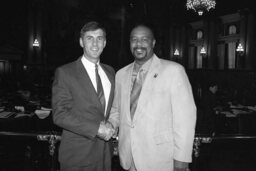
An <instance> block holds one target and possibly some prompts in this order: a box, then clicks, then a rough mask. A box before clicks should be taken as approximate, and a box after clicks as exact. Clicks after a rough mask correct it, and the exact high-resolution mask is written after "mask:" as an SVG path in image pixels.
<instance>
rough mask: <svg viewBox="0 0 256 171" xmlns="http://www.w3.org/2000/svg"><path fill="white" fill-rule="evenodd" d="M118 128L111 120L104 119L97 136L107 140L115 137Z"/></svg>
mask: <svg viewBox="0 0 256 171" xmlns="http://www.w3.org/2000/svg"><path fill="white" fill-rule="evenodd" d="M116 134H117V129H115V128H114V127H113V125H112V124H111V123H110V122H109V121H102V122H101V123H100V127H99V130H98V134H97V136H98V137H99V138H101V139H104V140H105V141H108V140H109V139H110V138H111V137H113V138H115V137H116Z"/></svg>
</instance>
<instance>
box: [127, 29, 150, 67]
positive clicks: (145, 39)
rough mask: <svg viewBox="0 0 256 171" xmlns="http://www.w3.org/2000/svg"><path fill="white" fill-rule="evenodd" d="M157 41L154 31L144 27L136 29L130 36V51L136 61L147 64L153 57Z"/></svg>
mask: <svg viewBox="0 0 256 171" xmlns="http://www.w3.org/2000/svg"><path fill="white" fill-rule="evenodd" d="M154 46H155V39H154V37H153V34H152V31H151V30H150V29H149V28H147V27H144V26H139V27H136V28H134V29H133V30H132V32H131V35H130V49H131V52H132V54H133V56H134V57H135V60H137V61H140V62H142V63H144V62H146V61H147V60H148V59H150V58H151V57H152V55H153V53H154V52H153V49H154Z"/></svg>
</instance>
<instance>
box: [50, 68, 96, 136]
mask: <svg viewBox="0 0 256 171" xmlns="http://www.w3.org/2000/svg"><path fill="white" fill-rule="evenodd" d="M69 84H72V83H70V81H69V78H68V74H67V73H65V71H64V70H63V69H61V68H58V69H57V70H56V72H55V79H54V82H53V85H52V108H53V121H54V123H55V124H56V125H58V126H59V127H61V128H63V129H65V130H68V131H71V132H73V133H75V134H78V135H81V136H85V137H88V138H94V137H95V136H96V135H97V132H98V129H99V125H100V120H99V119H95V118H92V117H86V116H88V114H86V113H84V114H83V116H84V117H81V114H77V113H79V112H80V113H81V112H84V111H79V109H74V108H73V106H74V98H75V97H73V95H72V93H71V91H70V85H69Z"/></svg>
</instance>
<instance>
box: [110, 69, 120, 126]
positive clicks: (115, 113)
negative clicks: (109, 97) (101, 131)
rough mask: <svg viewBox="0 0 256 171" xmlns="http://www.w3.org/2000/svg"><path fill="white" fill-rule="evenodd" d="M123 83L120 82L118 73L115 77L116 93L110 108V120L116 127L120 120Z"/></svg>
mask: <svg viewBox="0 0 256 171" xmlns="http://www.w3.org/2000/svg"><path fill="white" fill-rule="evenodd" d="M120 93H121V85H120V83H118V74H117V75H116V79H115V93H114V100H113V104H112V107H111V110H110V115H109V122H111V124H112V125H113V126H114V128H117V127H119V120H120V102H121V94H120Z"/></svg>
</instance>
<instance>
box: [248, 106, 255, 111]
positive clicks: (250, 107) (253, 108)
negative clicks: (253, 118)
mask: <svg viewBox="0 0 256 171" xmlns="http://www.w3.org/2000/svg"><path fill="white" fill-rule="evenodd" d="M247 108H248V109H249V110H251V111H253V112H256V106H247Z"/></svg>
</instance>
